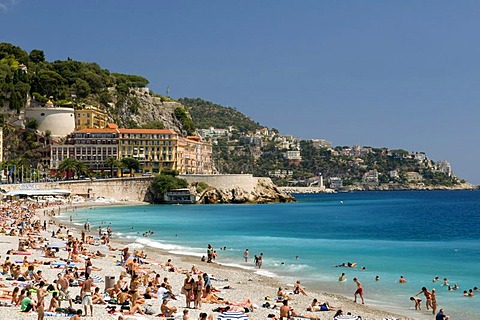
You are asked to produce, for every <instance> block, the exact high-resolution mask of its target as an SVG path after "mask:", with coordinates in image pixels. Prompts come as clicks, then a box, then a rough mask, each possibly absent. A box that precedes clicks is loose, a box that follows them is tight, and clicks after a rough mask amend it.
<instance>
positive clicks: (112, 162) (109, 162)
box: [105, 157, 119, 178]
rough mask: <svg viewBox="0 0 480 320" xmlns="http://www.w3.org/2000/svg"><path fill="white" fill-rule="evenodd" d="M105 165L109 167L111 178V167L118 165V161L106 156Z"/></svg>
mask: <svg viewBox="0 0 480 320" xmlns="http://www.w3.org/2000/svg"><path fill="white" fill-rule="evenodd" d="M105 165H106V166H108V167H110V177H112V178H113V167H117V168H118V167H119V161H118V160H117V159H115V158H112V157H110V158H108V159H107V160H106V161H105Z"/></svg>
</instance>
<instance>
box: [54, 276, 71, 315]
mask: <svg viewBox="0 0 480 320" xmlns="http://www.w3.org/2000/svg"><path fill="white" fill-rule="evenodd" d="M69 287H70V283H69V282H68V280H67V279H65V277H64V276H63V274H62V273H59V274H57V289H58V294H59V295H58V300H59V302H58V307H61V303H62V302H61V301H62V300H67V301H68V303H69V304H70V308H72V307H73V305H72V299H71V298H70V292H69V291H68V288H69Z"/></svg>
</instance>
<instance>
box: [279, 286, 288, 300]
mask: <svg viewBox="0 0 480 320" xmlns="http://www.w3.org/2000/svg"><path fill="white" fill-rule="evenodd" d="M277 299H278V300H288V299H290V297H289V295H288V294H286V293H285V292H283V289H282V287H279V288H278V291H277Z"/></svg>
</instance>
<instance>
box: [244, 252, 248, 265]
mask: <svg viewBox="0 0 480 320" xmlns="http://www.w3.org/2000/svg"><path fill="white" fill-rule="evenodd" d="M243 258H244V259H245V262H248V249H245V252H244V253H243Z"/></svg>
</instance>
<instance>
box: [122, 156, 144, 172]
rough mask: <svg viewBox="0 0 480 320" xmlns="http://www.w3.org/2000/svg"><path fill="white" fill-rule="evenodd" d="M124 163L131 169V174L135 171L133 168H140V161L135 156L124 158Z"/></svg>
mask: <svg viewBox="0 0 480 320" xmlns="http://www.w3.org/2000/svg"><path fill="white" fill-rule="evenodd" d="M122 163H123V164H124V165H125V168H127V169H128V170H130V175H131V174H132V173H133V170H138V169H140V162H139V161H138V160H137V159H135V158H123V159H122Z"/></svg>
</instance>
